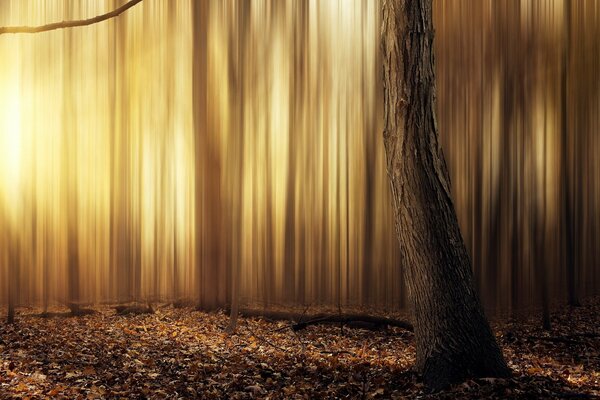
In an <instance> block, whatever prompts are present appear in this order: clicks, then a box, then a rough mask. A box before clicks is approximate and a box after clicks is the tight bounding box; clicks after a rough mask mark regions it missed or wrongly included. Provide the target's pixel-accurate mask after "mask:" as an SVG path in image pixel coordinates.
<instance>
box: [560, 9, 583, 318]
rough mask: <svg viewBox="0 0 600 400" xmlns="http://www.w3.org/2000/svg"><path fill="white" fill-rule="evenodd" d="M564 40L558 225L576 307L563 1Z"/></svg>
mask: <svg viewBox="0 0 600 400" xmlns="http://www.w3.org/2000/svg"><path fill="white" fill-rule="evenodd" d="M565 25H566V38H565V43H564V45H563V55H562V71H561V186H562V206H563V210H562V223H563V231H564V235H565V263H566V265H565V271H566V278H567V300H568V302H569V305H571V306H578V305H579V299H578V298H577V292H576V290H575V288H576V282H575V268H576V265H575V243H574V237H573V235H574V233H575V232H574V229H573V207H572V201H571V200H572V195H571V179H570V174H571V170H570V168H569V107H568V104H567V102H568V97H569V92H568V90H569V88H568V73H569V50H568V49H569V45H570V42H571V2H570V1H566V2H565Z"/></svg>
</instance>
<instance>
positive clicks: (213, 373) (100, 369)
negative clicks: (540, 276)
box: [0, 299, 600, 399]
mask: <svg viewBox="0 0 600 400" xmlns="http://www.w3.org/2000/svg"><path fill="white" fill-rule="evenodd" d="M96 310H97V311H98V313H97V314H95V315H88V316H83V317H57V318H41V317H39V315H38V313H39V310H21V312H20V313H19V315H18V321H17V323H16V324H15V325H13V326H7V325H4V324H2V325H0V398H61V397H62V398H81V399H85V398H87V399H101V398H147V397H151V398H207V399H211V398H213V399H221V398H229V399H251V398H270V399H294V398H298V399H301V398H311V399H312V398H474V399H475V398H561V397H562V398H595V397H594V396H597V395H600V328H599V326H600V323H599V322H600V317H599V316H598V315H599V314H600V299H593V300H589V301H587V302H586V303H585V304H584V305H583V306H582V307H579V308H573V309H570V308H565V309H563V310H561V311H560V312H556V313H554V314H553V323H554V327H553V328H554V329H553V331H552V332H550V333H547V332H543V331H542V330H541V327H540V325H541V324H540V323H539V321H538V319H537V318H534V317H531V318H528V319H525V320H520V321H518V322H516V321H499V322H497V323H495V324H494V328H495V329H496V332H497V333H498V339H499V342H500V344H501V345H502V347H503V349H504V353H505V355H506V357H507V360H508V362H509V364H510V366H511V368H512V369H513V371H514V377H513V378H512V379H478V380H471V381H468V382H466V383H464V384H461V385H457V386H455V387H452V388H450V389H449V390H447V391H445V392H443V393H438V394H435V395H433V394H428V393H426V391H425V389H424V387H423V385H422V384H421V383H420V382H419V381H418V377H417V376H416V375H415V374H414V373H413V372H412V371H411V369H410V368H411V366H412V364H413V362H414V347H413V344H412V342H413V337H412V334H410V333H408V332H404V331H402V330H396V329H392V330H389V331H381V332H371V331H364V330H361V329H348V328H343V329H342V328H341V327H339V326H315V327H309V328H307V329H306V330H303V331H300V332H293V331H292V330H291V329H289V324H288V323H284V322H267V321H263V320H261V319H244V318H240V321H239V326H238V329H237V332H236V334H234V335H226V334H225V333H224V330H225V327H226V326H227V323H228V318H227V316H226V315H225V314H223V313H217V314H206V313H201V312H197V311H191V310H189V309H187V310H186V309H173V308H171V307H163V308H158V310H157V312H156V313H155V314H150V315H130V316H116V315H115V313H114V310H112V309H111V308H109V307H98V308H96ZM557 338H558V339H557Z"/></svg>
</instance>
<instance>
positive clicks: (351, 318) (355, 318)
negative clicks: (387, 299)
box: [240, 309, 413, 332]
mask: <svg viewBox="0 0 600 400" xmlns="http://www.w3.org/2000/svg"><path fill="white" fill-rule="evenodd" d="M240 315H241V316H243V317H247V318H264V319H267V320H271V321H290V322H292V326H291V328H292V329H293V330H294V331H299V330H302V329H304V328H306V327H308V326H311V325H327V324H342V325H346V326H349V327H354V328H362V329H369V330H379V329H382V328H386V327H395V328H401V329H405V330H407V331H410V332H412V331H413V326H412V324H411V323H410V322H407V321H403V320H399V319H395V318H387V317H378V316H374V315H368V314H315V315H306V314H300V313H292V312H285V311H268V310H255V309H242V310H240Z"/></svg>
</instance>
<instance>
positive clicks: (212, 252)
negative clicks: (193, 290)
mask: <svg viewBox="0 0 600 400" xmlns="http://www.w3.org/2000/svg"><path fill="white" fill-rule="evenodd" d="M210 4H211V3H210V2H209V1H206V0H198V1H194V2H193V3H192V11H193V12H192V14H193V15H192V24H193V35H194V39H193V40H194V48H193V103H194V131H195V133H194V137H195V146H196V153H195V156H194V157H195V169H196V171H195V172H196V174H195V176H196V180H195V197H196V211H195V215H196V264H197V271H198V290H199V292H200V293H199V307H200V308H202V309H204V310H208V311H209V310H214V309H216V308H217V307H218V306H219V305H220V304H219V303H220V299H222V298H223V293H222V290H221V289H222V286H223V285H222V283H223V279H224V274H223V272H222V265H221V264H222V262H223V258H222V251H221V249H222V247H221V246H222V243H221V237H222V233H221V224H222V222H221V219H222V217H221V159H220V157H219V148H218V141H217V137H216V133H215V132H213V125H212V124H211V123H210V121H209V118H211V116H210V115H209V113H208V70H207V65H208V21H209V19H208V15H209V12H210Z"/></svg>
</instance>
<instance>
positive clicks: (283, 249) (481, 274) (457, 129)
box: [0, 0, 600, 312]
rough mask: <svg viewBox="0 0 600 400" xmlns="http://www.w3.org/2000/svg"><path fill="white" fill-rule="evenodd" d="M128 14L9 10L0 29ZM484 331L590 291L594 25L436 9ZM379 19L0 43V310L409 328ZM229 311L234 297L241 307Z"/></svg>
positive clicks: (272, 6)
mask: <svg viewBox="0 0 600 400" xmlns="http://www.w3.org/2000/svg"><path fill="white" fill-rule="evenodd" d="M122 3H123V2H122V1H118V0H105V1H90V0H68V1H67V0H31V1H23V0H6V1H3V2H1V3H0V26H12V25H40V24H44V23H49V22H54V21H62V20H65V19H79V18H88V17H93V16H95V15H99V14H102V13H104V12H107V11H110V10H112V9H114V8H116V7H118V6H119V5H120V4H122ZM434 7H435V15H434V25H435V27H436V39H435V46H436V49H435V50H436V62H437V85H438V86H437V87H438V104H437V106H438V116H439V120H438V121H437V123H438V125H439V127H440V132H441V136H442V141H443V147H444V151H445V155H446V158H447V162H448V166H449V170H450V173H451V177H452V185H453V187H452V190H453V196H454V202H455V206H456V209H457V214H458V217H459V220H460V223H461V229H462V233H463V236H464V238H465V241H466V243H467V247H468V248H469V250H470V254H471V257H472V262H473V268H474V275H475V279H476V285H477V287H478V290H479V292H480V293H481V296H482V299H483V302H484V305H485V306H486V308H488V310H490V311H492V312H494V311H510V310H519V309H524V308H528V307H531V306H537V305H540V304H542V303H546V304H548V303H551V302H550V300H552V301H560V302H567V301H568V302H569V303H571V304H576V303H577V302H578V299H579V298H581V297H583V296H586V295H589V294H593V293H598V291H599V289H600V266H599V265H598V264H599V262H600V261H599V260H600V246H599V243H598V239H599V238H600V158H599V157H598V153H599V152H600V135H599V128H600V96H599V94H600V79H599V76H598V72H599V71H600V3H599V2H597V1H595V0H580V1H568V0H528V1H516V0H514V1H513V0H511V1H493V0H456V1H442V0H437V1H434ZM380 9H381V7H380V3H379V2H377V1H362V0H339V1H333V0H332V1H319V0H308V1H289V2H283V1H278V0H252V1H249V2H240V1H237V0H227V1H219V2H216V1H215V2H210V1H208V2H204V1H197V2H194V1H192V0H190V1H155V0H152V1H143V2H141V3H140V4H139V5H138V6H136V7H134V8H132V9H131V10H129V11H128V12H126V13H124V14H123V15H121V16H120V17H118V18H116V19H113V20H110V21H107V22H103V23H100V24H96V25H92V26H89V27H84V28H75V29H65V30H61V31H53V32H46V33H39V34H36V35H31V36H29V35H2V36H0V60H2V62H1V63H0V88H2V90H1V91H0V227H1V228H0V303H6V302H7V299H8V298H13V299H14V301H15V302H17V303H18V304H37V305H48V304H55V303H58V302H69V301H70V302H99V301H125V300H140V301H142V300H144V301H145V300H152V301H157V300H158V299H161V300H172V299H181V298H188V299H192V300H193V301H198V302H200V303H201V304H202V305H204V306H205V307H207V308H212V307H216V306H222V305H225V304H227V303H229V302H230V298H231V295H232V291H236V292H237V291H238V286H237V285H235V280H232V277H233V276H236V277H239V294H240V296H241V301H242V302H244V303H258V304H264V305H270V304H326V305H336V306H337V305H342V306H354V305H369V306H376V307H383V308H385V309H398V308H401V307H404V305H405V299H406V296H407V293H406V290H405V289H404V284H403V279H402V265H401V262H400V258H399V254H398V244H397V242H396V236H395V234H394V232H393V229H394V228H393V215H392V205H391V197H390V193H389V186H388V181H387V177H386V172H385V160H384V157H385V156H384V148H383V139H382V121H383V95H382V87H381V86H382V85H381V68H382V66H381V59H380V47H379V46H380V38H379V35H380ZM232 288H234V289H235V290H232Z"/></svg>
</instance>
